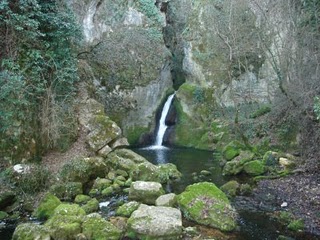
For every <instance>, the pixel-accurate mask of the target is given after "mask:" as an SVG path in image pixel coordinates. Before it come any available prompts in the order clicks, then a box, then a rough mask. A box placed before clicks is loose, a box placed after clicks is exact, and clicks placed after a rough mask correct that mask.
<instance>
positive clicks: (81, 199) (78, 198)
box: [74, 194, 91, 204]
mask: <svg viewBox="0 0 320 240" xmlns="http://www.w3.org/2000/svg"><path fill="white" fill-rule="evenodd" d="M90 199H91V197H90V196H88V195H83V194H80V195H77V196H76V198H75V199H74V202H75V203H78V204H81V203H82V204H83V203H87V202H88V201H89V200H90Z"/></svg>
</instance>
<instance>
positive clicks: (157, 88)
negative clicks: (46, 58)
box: [69, 0, 172, 142]
mask: <svg viewBox="0 0 320 240" xmlns="http://www.w3.org/2000/svg"><path fill="white" fill-rule="evenodd" d="M69 5H70V6H71V7H72V8H73V9H74V11H75V12H76V16H77V19H78V22H79V23H80V25H81V26H82V28H83V35H84V40H83V45H82V48H83V49H82V50H81V53H80V54H79V57H80V58H81V61H80V67H81V70H82V72H81V73H82V79H83V80H85V81H86V82H87V83H88V84H89V85H90V86H89V89H91V95H93V97H95V98H98V99H99V101H102V102H103V103H104V105H105V107H106V112H107V114H108V115H109V116H111V118H113V119H114V120H115V121H116V122H117V123H118V124H120V125H121V127H122V129H123V130H124V134H125V135H126V136H127V137H128V138H129V141H130V142H136V141H137V140H138V138H139V136H140V135H141V134H142V133H146V132H149V131H150V130H151V129H152V128H153V127H152V125H153V122H154V118H155V111H156V109H157V107H158V106H159V105H160V103H161V101H162V100H163V98H164V97H165V95H166V94H167V91H168V90H169V89H172V80H171V74H170V67H169V60H170V58H171V53H170V52H169V51H168V50H167V48H166V47H165V44H164V41H163V37H162V28H163V27H164V26H165V24H166V22H165V16H164V13H162V12H161V7H162V3H161V2H159V3H157V2H156V1H154V0H139V1H128V0H123V1H111V0H110V1H108V0H100V1H98V0H92V1H80V0H73V1H69ZM171 91H172V90H171Z"/></svg>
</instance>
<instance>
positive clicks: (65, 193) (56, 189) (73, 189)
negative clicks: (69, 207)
mask: <svg viewBox="0 0 320 240" xmlns="http://www.w3.org/2000/svg"><path fill="white" fill-rule="evenodd" d="M49 192H50V193H52V194H54V195H55V196H57V197H58V198H59V199H61V200H66V201H72V200H73V199H74V198H75V197H76V196H77V195H79V194H82V193H83V191H82V183H81V182H67V183H57V184H54V185H52V186H51V187H50V190H49Z"/></svg>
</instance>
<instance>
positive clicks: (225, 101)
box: [68, 0, 314, 149]
mask: <svg viewBox="0 0 320 240" xmlns="http://www.w3.org/2000/svg"><path fill="white" fill-rule="evenodd" d="M68 2H69V5H70V6H72V8H73V9H74V11H75V12H76V15H77V18H78V22H79V23H80V24H81V25H82V27H83V33H84V40H83V46H82V49H81V52H80V54H79V58H80V67H81V70H82V71H81V74H82V79H83V80H86V82H87V83H88V85H89V87H88V88H89V89H90V91H91V92H90V95H91V96H92V97H95V98H96V99H98V100H99V101H101V102H103V103H104V105H105V108H106V112H107V114H108V115H109V116H111V118H112V119H114V120H115V121H116V122H117V123H118V124H119V125H120V126H121V127H122V129H123V130H124V134H125V135H126V136H127V137H128V138H129V141H130V142H131V143H134V142H137V141H138V140H139V138H140V136H141V134H143V133H151V132H152V131H153V129H154V119H155V111H156V109H157V108H158V107H159V106H160V105H161V102H163V101H164V98H165V96H166V95H167V94H168V92H169V91H172V90H173V88H172V87H174V88H175V89H176V90H177V94H176V100H175V103H174V104H175V108H176V112H177V118H178V120H177V124H176V127H175V131H174V132H173V134H171V136H170V142H171V143H173V144H176V145H183V146H192V147H198V148H205V149H208V148H209V149H210V148H215V147H216V143H217V142H219V141H220V140H223V139H225V141H228V137H226V136H227V135H228V134H227V132H230V128H229V127H227V126H228V124H229V123H235V124H236V125H237V124H238V123H239V122H240V123H244V124H246V126H244V127H243V126H241V128H242V127H243V129H242V130H241V131H242V134H244V135H245V136H246V137H248V138H250V137H252V136H254V137H255V135H257V136H265V135H266V131H265V130H266V129H267V128H268V127H269V126H267V124H265V123H266V121H264V120H262V121H260V120H259V119H258V120H257V116H258V118H259V117H260V116H262V115H264V114H265V113H268V112H270V110H273V107H271V106H275V105H276V106H278V107H279V106H280V105H281V104H282V103H283V102H287V103H288V106H286V107H282V108H283V109H284V108H290V106H291V105H292V106H294V107H295V106H297V104H296V103H297V102H299V101H300V100H301V99H300V100H299V99H293V98H292V96H294V95H297V94H295V93H296V92H299V91H298V88H305V87H306V86H307V84H305V83H301V81H300V82H299V79H300V78H299V77H298V76H299V73H298V72H297V71H296V69H298V66H299V64H300V65H301V64H302V65H304V64H305V62H303V61H302V60H301V59H304V58H306V57H307V52H308V51H309V50H310V47H303V48H304V50H303V51H305V53H303V52H302V51H301V49H302V48H301V46H302V45H301V42H299V34H298V33H299V29H300V28H299V26H300V25H299V24H301V21H300V20H299V19H300V18H301V16H302V14H303V11H305V10H304V7H305V6H302V5H301V4H300V3H295V4H291V2H290V0H283V1H277V2H275V1H271V0H270V1H262V0H261V1H260V0H256V1H251V0H240V1H236V0H226V1H220V0H210V1H209V0H194V1H188V0H180V1H169V0H168V1H164V0H138V1H128V0H126V1H124V0H123V1H116V2H115V1H111V0H110V1H108V0H100V1H98V0H91V1H80V0H72V1H71V0H69V1H68ZM299 4H300V5H301V6H300V5H299ZM301 9H302V11H301ZM298 15H299V17H297V16H298ZM299 21H300V22H299ZM300 30H301V29H300ZM300 40H301V39H300ZM302 40H303V39H302ZM303 41H304V40H303ZM303 46H305V45H303ZM299 49H300V50H299ZM309 60H310V59H309ZM309 63H311V60H310V61H309ZM308 65H309V66H311V65H310V64H308ZM311 68H312V67H310V70H311ZM305 69H307V68H305ZM305 72H311V71H305ZM301 73H302V72H301ZM310 79H314V76H310ZM300 80H301V79H300ZM300 83H301V84H300ZM292 86H296V87H295V89H294V88H292ZM298 86H299V87H298ZM313 95H314V94H313ZM310 102H312V101H311V95H310V98H309V103H310ZM290 104H291V105H290ZM289 105H290V106H289ZM300 110H301V111H303V110H302V109H300ZM300 110H299V111H300ZM275 112H276V114H273V116H275V115H277V116H278V115H279V116H280V115H281V114H282V113H281V114H280V113H279V112H282V110H281V109H280V110H279V109H276V110H275ZM278 113H279V114H278ZM277 116H276V117H277ZM256 120H257V121H256ZM259 121H260V123H258V124H256V122H259ZM290 121H291V120H290ZM261 122H263V123H261ZM292 122H293V123H294V122H295V120H292V121H291V123H292ZM291 123H288V122H284V123H281V124H279V126H277V127H279V128H280V130H279V134H278V135H279V136H280V135H281V134H282V135H283V134H284V135H286V136H282V135H281V136H280V138H281V137H282V138H283V139H285V140H286V141H287V142H286V144H289V145H292V146H295V145H296V144H297V139H298V137H299V136H298V130H297V128H296V127H295V126H293V127H292V124H291ZM236 127H237V128H239V126H236ZM291 127H292V128H291ZM289 128H291V129H294V130H290V131H288V129H289ZM186 129H187V130H186ZM232 131H233V132H235V131H234V129H231V132H232ZM244 135H243V136H244ZM287 135H288V136H289V137H288V136H287ZM279 136H278V137H279ZM287 137H288V138H287Z"/></svg>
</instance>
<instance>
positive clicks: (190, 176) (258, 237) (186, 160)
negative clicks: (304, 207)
mask: <svg viewBox="0 0 320 240" xmlns="http://www.w3.org/2000/svg"><path fill="white" fill-rule="evenodd" d="M132 150H133V151H134V152H136V153H138V154H140V155H141V156H143V157H145V158H146V159H147V160H148V161H150V162H151V163H153V164H163V163H173V164H175V165H176V166H177V168H178V170H179V171H180V172H181V173H182V178H181V180H180V181H179V182H175V183H173V184H172V185H170V186H169V187H168V189H167V190H169V191H170V192H174V193H176V194H179V193H181V192H182V191H184V189H185V188H186V186H188V185H190V184H193V183H196V182H200V181H208V182H213V183H214V184H216V185H217V186H218V187H221V186H222V185H223V184H224V183H226V182H227V181H229V180H230V178H228V177H225V176H223V175H222V169H221V167H220V164H219V159H218V158H216V157H215V154H214V152H212V151H204V150H197V149H191V148H168V147H163V146H151V147H146V148H132ZM202 170H207V171H209V172H210V173H211V175H208V176H202V175H201V174H200V172H201V171H202ZM238 180H239V179H238ZM241 180H243V179H241ZM237 201H239V200H238V199H237V198H236V199H235V200H233V202H232V201H231V203H232V204H233V205H234V206H235V207H236V209H237V210H238V212H239V216H240V217H239V221H238V225H239V230H238V231H235V232H234V233H230V234H226V235H225V236H221V235H220V234H219V233H218V231H216V230H214V229H209V228H206V227H204V226H199V229H200V231H201V233H202V234H203V235H206V234H207V236H206V237H205V238H204V239H207V238H211V237H214V239H230V240H276V239H281V238H278V237H279V236H280V235H284V236H291V237H289V238H285V239H287V240H289V239H290V240H294V239H296V240H297V239H299V240H315V239H317V237H315V236H310V235H308V234H304V233H299V234H297V235H295V236H293V235H292V233H290V232H288V231H287V230H286V229H284V228H283V227H282V226H280V224H279V223H278V222H277V221H275V220H274V219H273V218H272V217H270V215H269V214H268V213H267V212H264V211H257V210H256V209H253V207H252V206H250V205H249V206H246V207H245V208H242V207H239V205H241V204H239V203H238V202H237ZM240 201H241V200H240ZM247 204H248V203H247ZM187 225H190V226H192V225H194V223H187ZM219 235H220V237H219Z"/></svg>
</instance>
